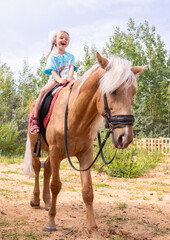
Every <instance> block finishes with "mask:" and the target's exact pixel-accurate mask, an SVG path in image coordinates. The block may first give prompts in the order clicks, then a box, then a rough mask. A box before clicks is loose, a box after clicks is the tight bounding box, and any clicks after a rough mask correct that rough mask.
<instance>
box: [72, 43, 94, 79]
mask: <svg viewBox="0 0 170 240" xmlns="http://www.w3.org/2000/svg"><path fill="white" fill-rule="evenodd" d="M96 51H97V50H96V47H95V45H93V46H92V47H91V49H89V47H88V46H87V45H86V44H85V45H84V58H83V60H79V61H77V62H76V66H77V67H78V70H77V72H78V75H79V76H82V75H83V74H84V73H85V72H86V71H87V70H88V69H89V68H90V67H92V66H93V65H94V63H95V62H96Z"/></svg>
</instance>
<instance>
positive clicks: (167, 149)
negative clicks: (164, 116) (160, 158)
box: [133, 137, 170, 155]
mask: <svg viewBox="0 0 170 240" xmlns="http://www.w3.org/2000/svg"><path fill="white" fill-rule="evenodd" d="M133 143H134V144H135V145H136V146H137V147H140V148H144V149H146V150H147V151H148V152H153V151H154V150H156V151H159V152H161V153H163V154H166V155H170V138H162V137H160V138H141V139H138V138H134V139H133Z"/></svg>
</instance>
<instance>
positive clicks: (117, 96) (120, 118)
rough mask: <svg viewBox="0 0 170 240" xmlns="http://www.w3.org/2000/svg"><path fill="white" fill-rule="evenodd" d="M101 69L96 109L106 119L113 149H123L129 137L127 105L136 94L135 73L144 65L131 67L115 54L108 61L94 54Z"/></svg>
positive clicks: (128, 105) (131, 131)
mask: <svg viewBox="0 0 170 240" xmlns="http://www.w3.org/2000/svg"><path fill="white" fill-rule="evenodd" d="M97 61H98V63H99V65H100V67H101V68H102V78H101V80H100V92H99V93H98V105H97V108H98V112H99V113H100V114H101V115H102V116H103V117H105V118H106V122H107V123H108V125H109V127H110V128H112V129H114V130H113V132H112V136H113V137H112V138H113V143H114V145H115V147H117V148H126V147H127V146H128V145H129V143H131V142H132V140H133V128H132V126H133V121H134V119H133V116H132V115H131V114H132V113H131V104H132V99H133V96H134V95H135V93H136V89H137V83H136V76H137V75H138V74H139V73H141V72H143V70H144V69H145V68H146V67H147V66H137V67H132V66H131V62H130V61H127V60H125V59H122V58H119V57H113V58H112V59H110V60H109V61H108V60H107V59H105V58H103V57H102V56H101V55H100V54H99V53H97Z"/></svg>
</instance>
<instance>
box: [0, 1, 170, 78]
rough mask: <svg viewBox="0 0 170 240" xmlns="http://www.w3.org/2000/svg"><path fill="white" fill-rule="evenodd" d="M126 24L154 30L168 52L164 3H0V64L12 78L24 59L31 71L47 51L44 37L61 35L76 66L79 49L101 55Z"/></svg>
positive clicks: (168, 7)
mask: <svg viewBox="0 0 170 240" xmlns="http://www.w3.org/2000/svg"><path fill="white" fill-rule="evenodd" d="M130 18H132V19H133V20H134V21H135V23H136V26H139V24H140V23H142V24H143V23H144V21H145V20H146V21H148V22H149V26H150V27H151V26H155V27H156V33H157V34H159V35H160V36H161V40H162V41H163V42H164V43H165V48H166V49H167V50H170V1H169V0H0V63H7V65H8V66H9V67H11V70H12V71H13V72H14V74H18V73H19V71H22V67H23V61H24V59H27V60H28V63H29V66H30V67H31V68H32V70H33V71H35V70H36V68H37V67H38V66H39V62H40V58H41V57H42V55H43V54H44V55H46V54H47V53H48V52H49V51H50V48H51V46H50V44H49V42H48V34H49V32H50V31H52V30H56V31H59V30H61V29H62V30H66V31H68V32H69V34H70V37H71V39H70V44H69V46H68V48H67V51H68V52H70V53H72V54H74V55H75V59H76V60H81V59H82V58H83V54H84V50H83V49H84V44H87V45H88V46H89V47H91V46H92V45H95V46H96V48H97V50H98V51H99V52H102V49H103V48H104V47H105V43H106V42H107V41H108V40H109V37H110V36H111V35H112V34H113V32H114V28H115V27H119V28H120V29H121V30H123V31H125V30H126V29H127V23H128V20H129V19H130Z"/></svg>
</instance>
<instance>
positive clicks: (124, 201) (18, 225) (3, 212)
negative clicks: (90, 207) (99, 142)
mask: <svg viewBox="0 0 170 240" xmlns="http://www.w3.org/2000/svg"><path fill="white" fill-rule="evenodd" d="M22 169H23V166H22V164H5V163H0V239H7V240H9V239H11V240H18V239H19V240H20V239H24V240H27V239H37V240H39V239H43V240H44V239H47V240H54V239H60V240H62V239H79V240H83V239H89V235H88V233H87V230H86V214H85V207H84V203H83V201H82V197H81V183H80V177H79V173H77V172H75V171H74V170H72V169H71V168H70V166H68V164H67V161H66V160H64V162H63V163H62V167H61V180H62V184H63V185H62V190H61V192H60V194H59V197H58V203H57V216H56V223H57V232H54V233H44V232H43V226H44V225H45V223H46V222H47V219H48V212H46V211H45V210H44V205H43V202H42V201H41V208H40V209H33V208H31V207H30V205H29V201H30V199H31V194H32V190H33V183H34V179H33V178H30V179H29V178H28V177H26V176H24V175H23V173H22ZM92 178H93V186H94V194H95V200H94V209H95V216H96V222H97V225H98V228H99V231H100V232H101V234H102V236H104V238H105V239H115V240H151V239H153V240H168V239H170V235H169V234H170V195H169V193H170V181H169V180H170V159H165V161H164V162H163V163H160V164H159V166H158V167H157V168H155V169H152V170H150V171H149V172H147V173H146V174H145V175H144V176H142V177H140V178H136V179H123V178H112V177H109V176H107V175H106V174H101V173H100V174H99V173H97V172H96V171H94V170H92ZM42 182H43V178H42V173H41V177H40V187H41V193H42ZM41 199H42V194H41Z"/></svg>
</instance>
